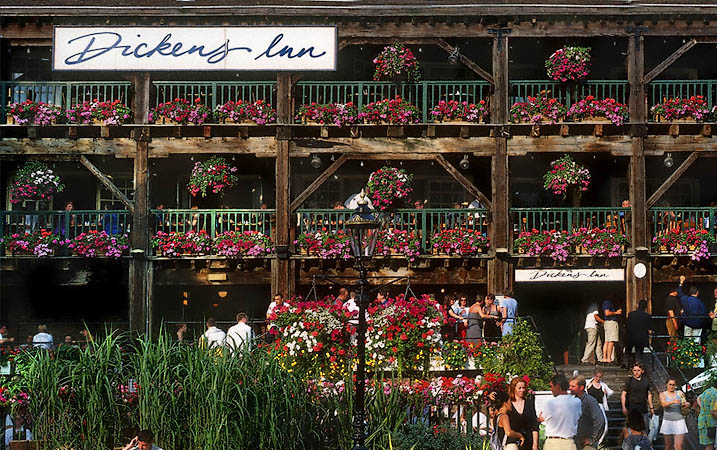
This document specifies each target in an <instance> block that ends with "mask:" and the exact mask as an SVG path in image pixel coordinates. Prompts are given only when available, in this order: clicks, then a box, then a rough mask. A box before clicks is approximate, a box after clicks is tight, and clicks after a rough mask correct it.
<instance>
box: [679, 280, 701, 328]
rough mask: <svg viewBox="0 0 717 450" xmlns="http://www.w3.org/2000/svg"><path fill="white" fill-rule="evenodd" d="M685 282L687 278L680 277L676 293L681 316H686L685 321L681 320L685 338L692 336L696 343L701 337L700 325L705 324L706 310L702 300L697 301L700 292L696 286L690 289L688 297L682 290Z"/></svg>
mask: <svg viewBox="0 0 717 450" xmlns="http://www.w3.org/2000/svg"><path fill="white" fill-rule="evenodd" d="M686 280H687V277H686V276H684V275H680V285H679V286H677V293H678V294H679V296H680V302H681V303H682V310H683V311H684V313H683V315H684V316H687V318H686V319H682V323H683V324H684V325H685V337H690V336H693V337H694V340H695V341H696V342H699V341H700V336H701V335H702V325H704V322H705V316H706V315H707V308H705V304H704V303H702V300H700V299H699V295H700V291H699V290H698V289H697V286H691V287H690V295H689V296H688V295H686V294H685V292H684V291H683V290H682V285H683V284H684V283H685V281H686Z"/></svg>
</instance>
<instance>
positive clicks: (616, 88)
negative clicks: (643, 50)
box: [508, 80, 628, 108]
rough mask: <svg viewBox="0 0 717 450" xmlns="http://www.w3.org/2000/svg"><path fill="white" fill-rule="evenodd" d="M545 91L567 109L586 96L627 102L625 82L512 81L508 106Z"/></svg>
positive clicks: (626, 83)
mask: <svg viewBox="0 0 717 450" xmlns="http://www.w3.org/2000/svg"><path fill="white" fill-rule="evenodd" d="M543 91H545V92H546V93H547V95H548V97H551V98H555V99H557V100H558V101H560V103H562V104H564V105H565V106H567V107H568V108H570V106H571V105H572V104H573V103H576V102H577V101H578V100H580V99H583V98H585V97H587V96H588V95H592V96H595V98H598V99H603V98H614V99H615V100H617V101H618V102H620V103H625V104H627V102H628V82H627V80H586V81H584V82H579V83H577V84H575V85H568V84H565V83H560V82H558V81H545V80H512V81H510V82H509V88H508V92H509V94H508V95H509V96H510V97H509V104H508V106H509V107H510V105H512V104H513V103H515V102H525V101H527V98H528V97H536V96H538V95H539V94H540V93H541V92H543Z"/></svg>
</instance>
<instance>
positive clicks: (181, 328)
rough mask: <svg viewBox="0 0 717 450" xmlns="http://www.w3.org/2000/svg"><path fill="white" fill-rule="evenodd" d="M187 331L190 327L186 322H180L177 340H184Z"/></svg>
mask: <svg viewBox="0 0 717 450" xmlns="http://www.w3.org/2000/svg"><path fill="white" fill-rule="evenodd" d="M187 331H189V328H188V327H187V324H186V323H180V324H179V325H177V342H184V339H185V337H186V335H187Z"/></svg>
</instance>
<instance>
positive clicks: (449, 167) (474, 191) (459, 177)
mask: <svg viewBox="0 0 717 450" xmlns="http://www.w3.org/2000/svg"><path fill="white" fill-rule="evenodd" d="M436 161H438V164H440V165H441V166H443V168H444V169H446V171H447V172H448V173H449V174H450V175H451V176H452V177H453V178H454V179H455V180H456V181H457V182H458V183H459V184H460V185H461V186H463V187H464V188H465V189H466V190H467V191H468V192H469V193H470V194H471V195H472V196H473V197H475V198H477V199H478V200H479V201H480V202H481V203H482V204H483V206H484V207H485V208H486V209H488V210H491V209H492V207H493V205H492V203H491V202H490V200H488V197H486V196H485V195H483V193H482V192H481V191H480V190H479V189H478V188H477V187H475V185H474V184H473V183H471V182H470V180H469V179H468V178H466V177H464V176H463V174H462V173H460V172H459V171H458V170H457V169H456V168H455V167H453V164H451V163H449V162H448V161H447V160H446V158H444V157H443V155H436Z"/></svg>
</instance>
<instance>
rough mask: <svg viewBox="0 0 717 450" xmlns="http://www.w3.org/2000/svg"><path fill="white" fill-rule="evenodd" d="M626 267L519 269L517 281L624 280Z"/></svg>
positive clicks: (516, 272) (516, 276)
mask: <svg viewBox="0 0 717 450" xmlns="http://www.w3.org/2000/svg"><path fill="white" fill-rule="evenodd" d="M624 280H625V270H624V269H518V270H516V271H515V281H516V282H520V281H523V282H543V281H553V282H563V281H624Z"/></svg>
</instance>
